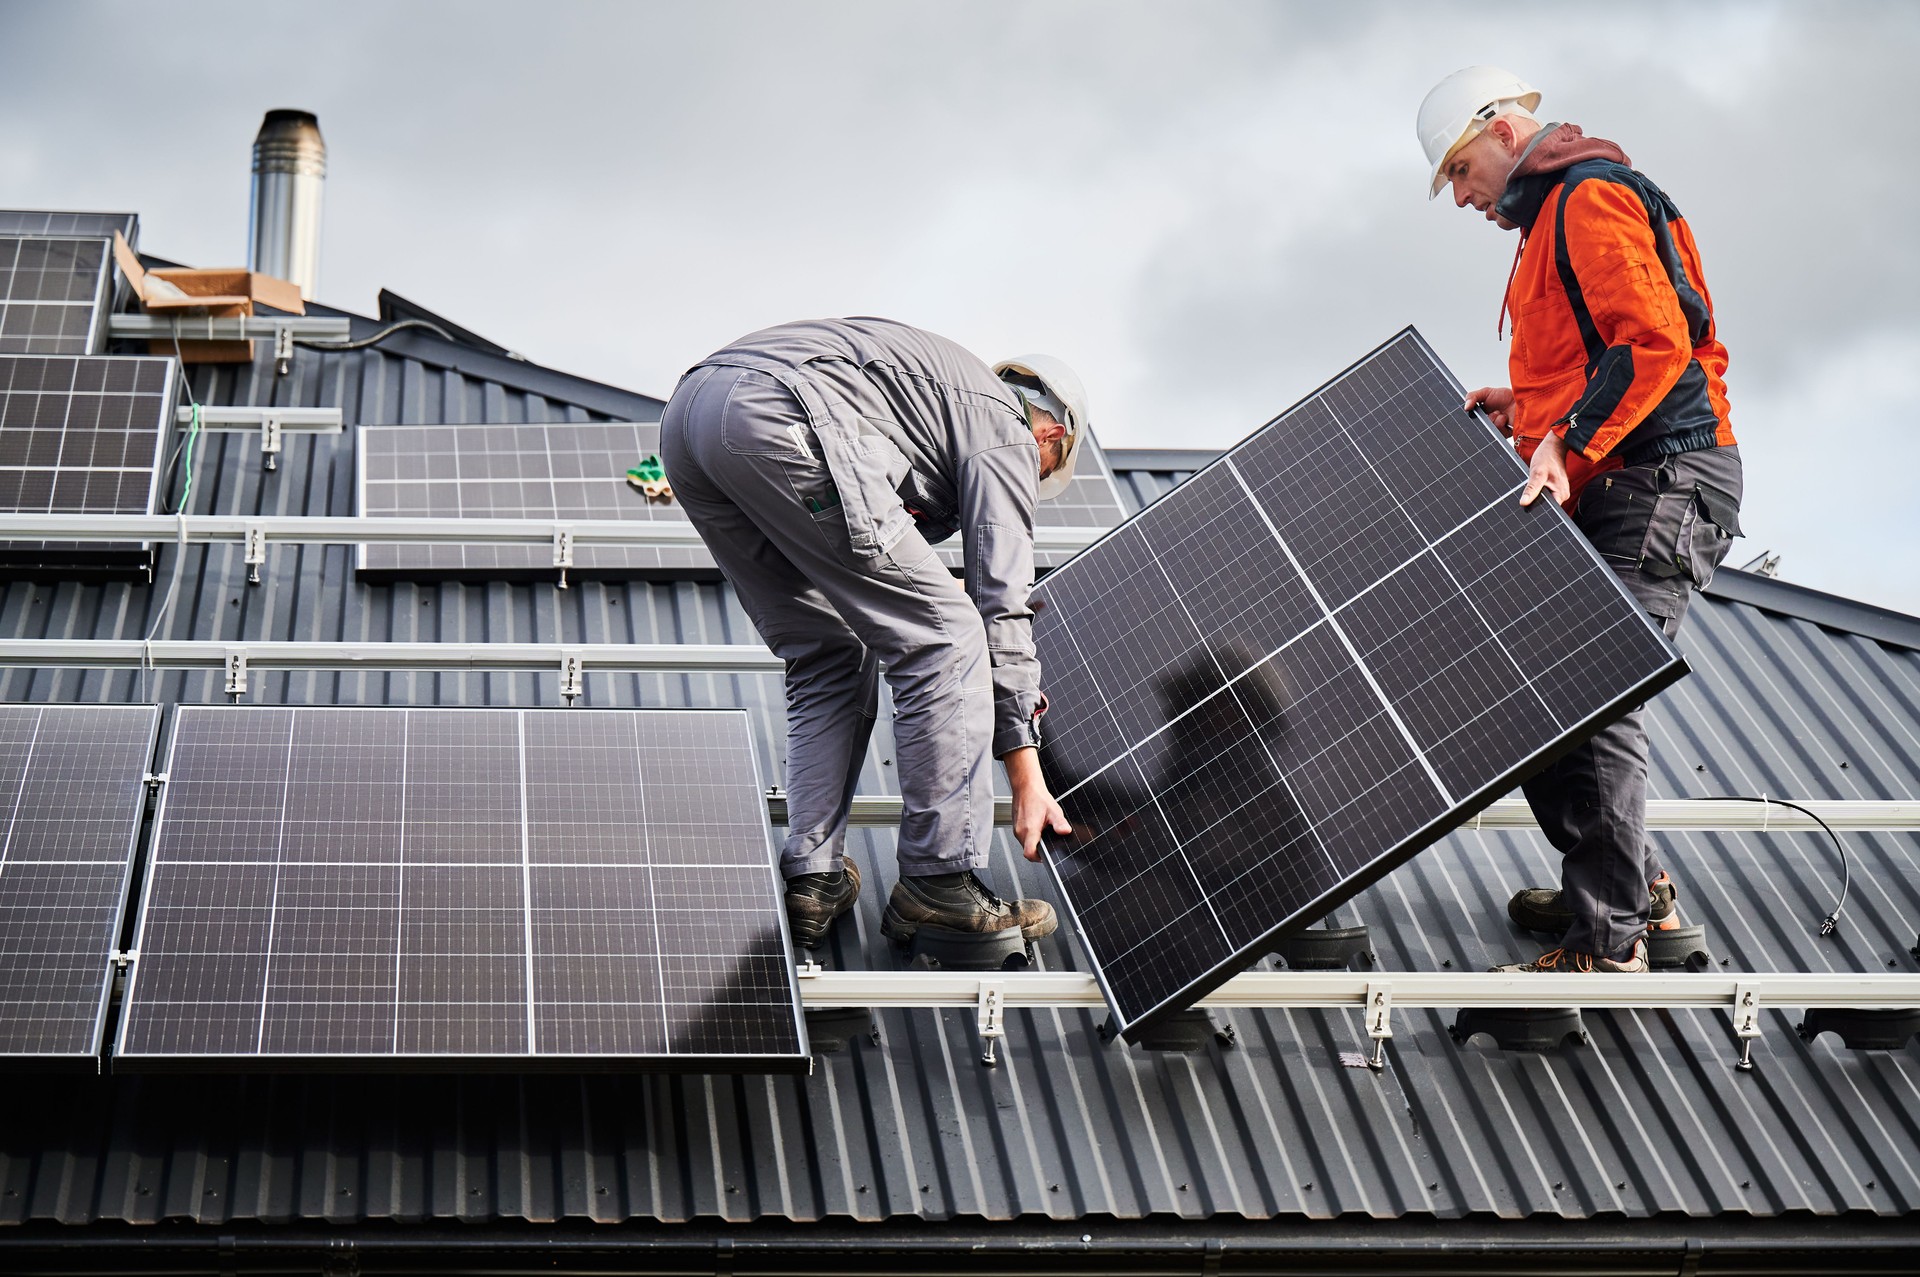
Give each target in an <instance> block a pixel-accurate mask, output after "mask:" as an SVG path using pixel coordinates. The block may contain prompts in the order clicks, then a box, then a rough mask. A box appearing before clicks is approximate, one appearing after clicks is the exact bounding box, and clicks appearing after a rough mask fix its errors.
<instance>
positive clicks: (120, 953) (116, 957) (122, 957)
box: [108, 949, 140, 971]
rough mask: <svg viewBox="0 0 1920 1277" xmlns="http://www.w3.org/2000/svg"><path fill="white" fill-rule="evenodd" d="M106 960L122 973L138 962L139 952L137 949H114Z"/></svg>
mask: <svg viewBox="0 0 1920 1277" xmlns="http://www.w3.org/2000/svg"><path fill="white" fill-rule="evenodd" d="M108 958H109V960H111V961H112V963H113V965H114V966H116V967H119V968H120V969H121V970H123V971H124V970H125V969H126V968H128V967H130V966H132V965H133V964H134V963H136V962H138V961H140V951H139V950H138V949H116V950H114V952H113V953H111V954H109V955H108Z"/></svg>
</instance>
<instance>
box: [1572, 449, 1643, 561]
mask: <svg viewBox="0 0 1920 1277" xmlns="http://www.w3.org/2000/svg"><path fill="white" fill-rule="evenodd" d="M1657 483H1658V478H1657V476H1656V473H1655V472H1654V471H1653V470H1652V469H1649V468H1646V467H1642V466H1631V467H1628V468H1626V469H1622V470H1615V471H1613V472H1612V473H1611V474H1604V475H1601V476H1599V477H1597V478H1595V479H1594V480H1593V481H1592V482H1590V483H1588V484H1587V486H1586V490H1585V491H1583V492H1582V493H1581V494H1580V503H1579V505H1578V506H1577V507H1576V511H1575V515H1574V521H1575V522H1576V523H1577V524H1579V526H1580V530H1581V531H1582V532H1584V533H1586V536H1587V540H1588V541H1590V542H1592V543H1593V548H1594V549H1596V550H1598V551H1599V552H1600V557H1601V558H1603V559H1605V560H1606V561H1607V562H1608V563H1611V564H1614V565H1616V566H1619V567H1639V566H1640V565H1641V564H1642V563H1643V562H1644V561H1645V559H1646V554H1647V544H1648V541H1649V539H1650V537H1651V536H1652V531H1653V523H1654V515H1655V513H1656V510H1657V507H1658V504H1659V502H1660V500H1661V499H1662V496H1661V494H1660V492H1659V490H1658V488H1657V487H1656V485H1657Z"/></svg>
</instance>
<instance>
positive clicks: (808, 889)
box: [787, 859, 860, 949]
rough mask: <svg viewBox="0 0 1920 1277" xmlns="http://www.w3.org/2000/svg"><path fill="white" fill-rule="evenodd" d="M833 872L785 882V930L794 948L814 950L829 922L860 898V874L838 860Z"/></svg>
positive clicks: (846, 862)
mask: <svg viewBox="0 0 1920 1277" xmlns="http://www.w3.org/2000/svg"><path fill="white" fill-rule="evenodd" d="M840 866H841V867H840V869H839V871H838V872H834V873H812V874H797V875H795V876H794V877H792V878H789V879H787V929H788V930H789V931H791V932H792V933H793V945H794V948H796V949H818V948H819V947H820V942H821V941H823V940H825V939H826V938H827V928H828V927H830V926H832V925H833V920H834V919H835V918H838V917H839V916H840V915H841V914H843V913H845V912H847V910H849V909H851V908H853V905H854V902H855V901H856V900H858V899H860V871H859V870H858V869H856V868H854V864H853V862H852V861H851V860H846V859H842V860H841V862H840Z"/></svg>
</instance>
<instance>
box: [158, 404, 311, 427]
mask: <svg viewBox="0 0 1920 1277" xmlns="http://www.w3.org/2000/svg"><path fill="white" fill-rule="evenodd" d="M174 420H175V421H177V422H179V423H180V424H181V425H183V426H189V425H192V424H193V409H192V408H191V407H189V406H187V405H185V404H182V405H181V406H180V408H179V409H178V410H177V411H176V412H175V413H174ZM269 422H271V423H273V424H274V425H276V426H278V427H279V428H280V429H281V430H302V431H314V432H317V433H324V434H332V433H336V432H338V431H339V430H341V429H342V428H343V427H342V424H341V423H342V417H341V415H340V410H339V409H338V408H293V407H285V408H275V407H265V408H241V407H234V406H232V405H228V404H201V405H200V428H201V429H202V430H260V429H262V428H264V427H265V426H266V425H267V424H268V423H269Z"/></svg>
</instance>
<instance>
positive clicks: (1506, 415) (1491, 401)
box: [1466, 386, 1513, 439]
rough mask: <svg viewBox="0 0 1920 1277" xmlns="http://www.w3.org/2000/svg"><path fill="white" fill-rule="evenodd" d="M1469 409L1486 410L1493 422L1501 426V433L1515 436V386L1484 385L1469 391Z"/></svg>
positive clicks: (1508, 436) (1510, 436)
mask: <svg viewBox="0 0 1920 1277" xmlns="http://www.w3.org/2000/svg"><path fill="white" fill-rule="evenodd" d="M1466 407H1467V411H1468V412H1472V411H1473V410H1474V409H1475V408H1481V409H1484V410H1485V411H1486V414H1487V416H1488V417H1489V418H1490V419H1491V420H1492V421H1493V424H1494V425H1496V426H1498V427H1500V433H1501V434H1503V435H1505V436H1507V438H1509V439H1511V438H1513V387H1511V386H1482V387H1480V389H1478V390H1470V391H1468V392H1467V404H1466Z"/></svg>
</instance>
